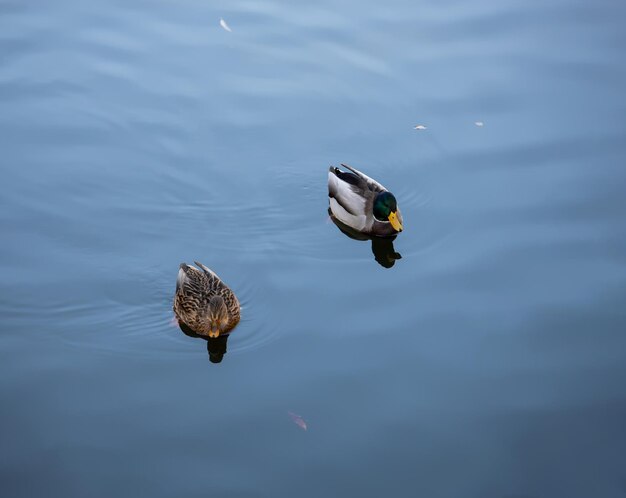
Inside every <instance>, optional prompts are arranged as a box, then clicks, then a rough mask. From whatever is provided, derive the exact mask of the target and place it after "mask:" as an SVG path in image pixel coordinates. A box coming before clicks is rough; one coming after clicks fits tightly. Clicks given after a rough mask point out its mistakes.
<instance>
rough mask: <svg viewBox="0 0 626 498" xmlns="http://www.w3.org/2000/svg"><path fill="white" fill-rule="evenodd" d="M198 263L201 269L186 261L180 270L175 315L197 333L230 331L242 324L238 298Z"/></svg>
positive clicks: (210, 271) (203, 334)
mask: <svg viewBox="0 0 626 498" xmlns="http://www.w3.org/2000/svg"><path fill="white" fill-rule="evenodd" d="M195 263H196V265H198V266H199V267H200V270H199V269H198V268H196V267H195V266H191V265H188V264H185V263H182V264H181V265H180V270H178V278H177V279H176V295H175V296H174V313H175V314H176V318H177V319H178V322H179V323H180V324H181V325H185V326H186V327H187V328H189V329H191V331H192V332H194V333H195V334H197V335H201V336H208V337H218V336H219V335H220V334H227V333H228V332H230V331H231V330H232V329H233V328H234V327H235V325H237V324H238V323H239V318H240V317H241V307H240V305H239V301H238V300H237V297H236V296H235V294H234V293H233V291H231V290H230V289H229V288H228V287H227V286H226V284H224V282H222V281H221V280H220V277H218V276H217V275H216V274H215V272H213V271H212V270H210V269H209V268H207V267H206V266H204V265H203V264H202V263H198V262H197V261H195Z"/></svg>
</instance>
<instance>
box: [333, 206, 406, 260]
mask: <svg viewBox="0 0 626 498" xmlns="http://www.w3.org/2000/svg"><path fill="white" fill-rule="evenodd" d="M328 215H329V216H330V219H331V221H332V222H333V223H334V224H335V225H336V226H337V228H339V230H340V231H341V232H342V233H343V234H344V235H346V236H347V237H350V238H351V239H354V240H371V241H372V253H373V254H374V259H375V260H376V262H377V263H378V264H379V265H381V266H383V267H385V268H391V267H392V266H393V265H395V264H396V260H398V259H402V255H401V254H400V253H399V252H396V250H395V248H394V247H393V241H394V240H395V236H392V237H370V236H368V235H365V234H362V233H360V232H357V231H356V230H353V229H352V228H350V227H349V226H348V225H344V224H343V223H341V221H339V220H338V219H337V218H335V217H334V216H333V213H332V211H331V210H330V208H329V209H328Z"/></svg>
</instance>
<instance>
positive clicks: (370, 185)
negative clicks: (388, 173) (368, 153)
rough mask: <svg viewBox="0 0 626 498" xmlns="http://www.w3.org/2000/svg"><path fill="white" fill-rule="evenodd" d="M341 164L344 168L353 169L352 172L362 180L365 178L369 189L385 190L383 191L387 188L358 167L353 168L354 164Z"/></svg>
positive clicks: (375, 190)
mask: <svg viewBox="0 0 626 498" xmlns="http://www.w3.org/2000/svg"><path fill="white" fill-rule="evenodd" d="M341 165H342V166H343V167H344V168H346V169H349V170H350V171H352V173H354V174H355V175H356V176H358V177H359V178H360V179H361V180H363V181H364V182H365V185H366V186H367V189H368V190H371V191H374V192H383V191H385V190H387V189H386V188H385V187H384V186H383V185H382V184H380V183H378V182H377V181H376V180H374V179H373V178H370V177H369V176H367V175H366V174H365V173H361V172H360V171H359V170H358V169H356V168H353V167H352V166H348V165H347V164H344V163H341Z"/></svg>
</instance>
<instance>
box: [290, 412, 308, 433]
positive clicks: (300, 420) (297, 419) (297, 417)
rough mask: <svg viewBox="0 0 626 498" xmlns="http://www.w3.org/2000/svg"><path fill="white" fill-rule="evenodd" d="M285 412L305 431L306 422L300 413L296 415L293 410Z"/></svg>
mask: <svg viewBox="0 0 626 498" xmlns="http://www.w3.org/2000/svg"><path fill="white" fill-rule="evenodd" d="M287 413H288V414H289V418H291V421H292V422H293V423H294V424H296V425H297V426H298V427H300V429H302V430H303V431H306V422H305V421H304V419H303V418H302V417H301V416H300V415H296V414H295V413H293V412H287Z"/></svg>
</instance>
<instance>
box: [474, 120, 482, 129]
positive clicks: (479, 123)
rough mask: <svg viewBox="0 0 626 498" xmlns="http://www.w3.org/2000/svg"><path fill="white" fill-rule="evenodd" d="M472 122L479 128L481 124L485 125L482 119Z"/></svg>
mask: <svg viewBox="0 0 626 498" xmlns="http://www.w3.org/2000/svg"><path fill="white" fill-rule="evenodd" d="M474 124H475V125H476V126H478V127H479V128H480V127H481V126H485V123H483V122H482V121H474Z"/></svg>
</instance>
